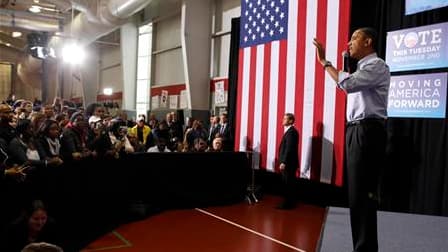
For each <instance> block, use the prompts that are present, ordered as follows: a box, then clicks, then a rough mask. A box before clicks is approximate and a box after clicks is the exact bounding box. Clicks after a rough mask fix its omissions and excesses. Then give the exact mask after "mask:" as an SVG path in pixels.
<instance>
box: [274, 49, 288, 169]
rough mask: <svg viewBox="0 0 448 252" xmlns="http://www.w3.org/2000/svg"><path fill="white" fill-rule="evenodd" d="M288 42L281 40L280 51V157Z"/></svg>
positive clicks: (278, 142) (278, 127) (278, 110)
mask: <svg viewBox="0 0 448 252" xmlns="http://www.w3.org/2000/svg"><path fill="white" fill-rule="evenodd" d="M287 46H288V44H287V41H286V40H280V53H279V69H278V96H277V97H278V106H277V120H276V125H277V148H276V152H275V153H276V155H275V156H276V157H278V150H279V147H280V139H282V136H283V133H284V132H283V131H284V129H283V126H282V124H281V122H282V119H283V115H284V114H285V103H284V102H282V101H284V100H285V96H286V53H287V50H288V47H287ZM278 165H279V164H278V163H276V164H275V169H276V170H278Z"/></svg>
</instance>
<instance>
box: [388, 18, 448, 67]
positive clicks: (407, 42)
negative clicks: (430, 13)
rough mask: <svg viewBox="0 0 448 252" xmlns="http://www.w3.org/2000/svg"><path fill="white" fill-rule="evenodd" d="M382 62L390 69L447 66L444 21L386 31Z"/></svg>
mask: <svg viewBox="0 0 448 252" xmlns="http://www.w3.org/2000/svg"><path fill="white" fill-rule="evenodd" d="M386 63H387V64H388V65H389V67H390V71H391V72H396V71H408V70H420V69H433V68H444V67H448V23H440V24H434V25H427V26H420V27H414V28H410V29H404V30H398V31H392V32H388V33H387V41H386Z"/></svg>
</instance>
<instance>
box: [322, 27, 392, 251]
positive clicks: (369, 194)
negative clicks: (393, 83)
mask: <svg viewBox="0 0 448 252" xmlns="http://www.w3.org/2000/svg"><path fill="white" fill-rule="evenodd" d="M377 43H378V41H377V32H376V31H375V30H374V29H372V28H367V27H365V28H360V29H357V30H356V31H355V32H353V34H352V36H351V39H350V41H349V42H348V47H349V54H350V57H352V58H354V59H357V60H358V63H357V69H356V71H355V72H354V73H351V74H350V73H347V72H343V71H338V70H337V69H336V68H335V67H334V66H333V65H332V64H331V62H330V61H328V60H327V59H326V55H325V48H324V47H323V45H322V43H321V42H320V41H319V40H317V39H314V41H313V44H314V45H315V46H316V54H317V57H316V59H317V61H318V62H319V63H320V64H321V65H322V66H323V69H324V71H326V72H327V73H328V74H329V76H330V77H331V78H332V79H333V80H334V81H335V83H337V86H338V87H339V88H340V89H342V90H343V91H344V92H346V93H347V107H346V112H347V113H346V119H347V127H346V134H345V137H346V139H345V143H346V145H345V148H346V151H345V153H346V160H347V162H346V163H347V188H348V199H349V207H350V224H351V230H352V241H353V249H354V251H356V252H363V251H369V252H370V251H378V232H377V205H378V197H377V192H378V179H379V174H380V170H381V167H383V166H384V163H385V159H386V143H387V134H386V127H385V124H386V119H387V98H388V93H389V85H390V71H389V67H388V66H387V65H386V63H385V62H384V60H382V59H380V58H379V57H378V55H377V54H376V45H377Z"/></svg>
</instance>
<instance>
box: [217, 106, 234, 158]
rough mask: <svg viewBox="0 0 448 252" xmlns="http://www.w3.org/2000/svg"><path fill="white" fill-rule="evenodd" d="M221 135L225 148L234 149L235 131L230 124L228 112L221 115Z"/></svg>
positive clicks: (227, 149)
mask: <svg viewBox="0 0 448 252" xmlns="http://www.w3.org/2000/svg"><path fill="white" fill-rule="evenodd" d="M218 133H219V136H221V137H222V139H223V145H224V146H223V148H224V150H226V151H231V150H232V149H233V131H232V128H231V126H230V124H229V118H228V117H227V113H222V114H221V116H220V127H219V132H218Z"/></svg>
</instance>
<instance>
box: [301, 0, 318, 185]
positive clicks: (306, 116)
mask: <svg viewBox="0 0 448 252" xmlns="http://www.w3.org/2000/svg"><path fill="white" fill-rule="evenodd" d="M306 24H307V25H306V39H305V41H306V42H305V82H304V85H305V87H304V99H303V112H302V118H303V123H302V125H303V126H302V147H301V148H302V154H301V162H300V164H301V169H302V171H301V173H302V174H304V175H306V177H308V178H309V176H310V164H311V163H310V161H311V136H312V130H313V112H314V103H313V96H314V82H315V80H314V71H315V66H316V53H315V49H314V46H313V44H312V43H311V41H312V40H313V38H315V37H316V28H317V27H316V26H317V2H316V1H308V3H307V15H306Z"/></svg>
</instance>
